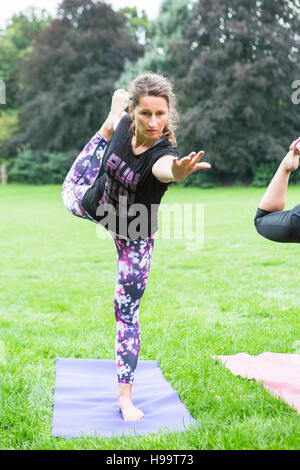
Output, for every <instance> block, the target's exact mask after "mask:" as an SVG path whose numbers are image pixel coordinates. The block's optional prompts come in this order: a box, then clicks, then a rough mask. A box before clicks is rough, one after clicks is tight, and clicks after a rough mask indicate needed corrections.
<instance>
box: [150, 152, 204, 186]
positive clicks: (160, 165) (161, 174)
mask: <svg viewBox="0 0 300 470" xmlns="http://www.w3.org/2000/svg"><path fill="white" fill-rule="evenodd" d="M203 155H204V152H203V151H201V152H198V153H197V154H196V152H191V153H190V154H189V155H188V156H187V157H184V158H182V159H181V160H178V159H177V158H176V157H174V156H173V155H164V156H163V157H161V158H159V159H158V160H157V162H155V163H154V165H153V167H152V173H153V175H154V176H155V178H157V179H158V181H160V182H161V183H171V182H173V181H182V180H184V179H185V178H187V176H189V175H190V174H191V173H194V172H195V171H197V170H201V169H202V168H210V164H209V163H207V162H202V163H199V160H200V159H201V158H202V157H203Z"/></svg>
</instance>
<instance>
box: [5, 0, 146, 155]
mask: <svg viewBox="0 0 300 470" xmlns="http://www.w3.org/2000/svg"><path fill="white" fill-rule="evenodd" d="M125 22H126V17H125V16H124V15H121V14H119V13H116V12H114V11H113V10H112V9H111V7H110V6H108V5H107V4H106V3H104V2H95V1H93V0H64V1H63V2H62V3H61V5H60V6H59V9H58V14H57V19H55V20H54V21H53V22H52V23H51V26H50V27H49V28H47V29H46V30H43V31H41V32H40V34H39V36H38V41H37V44H36V47H35V48H34V50H33V51H32V53H31V54H29V55H27V56H26V57H24V59H23V60H22V62H21V66H20V80H21V82H22V83H23V84H24V88H23V89H22V93H20V94H19V103H20V106H21V110H20V116H19V119H20V133H19V134H18V136H17V137H16V138H14V140H13V144H14V145H15V146H19V147H20V146H21V145H22V144H24V143H25V142H30V145H31V147H32V148H33V149H43V150H47V151H50V152H52V151H53V152H56V151H58V152H65V151H68V150H69V149H71V148H72V149H74V148H75V149H76V148H77V149H78V150H79V149H81V148H82V147H83V145H85V143H86V142H87V140H88V139H89V138H90V137H91V135H92V134H93V133H94V132H96V130H97V129H99V127H100V124H101V122H102V121H103V120H104V119H105V117H106V115H107V113H108V110H109V107H110V101H111V97H112V93H113V91H114V86H115V82H116V80H117V79H118V78H119V76H120V74H121V72H122V70H123V66H124V60H125V58H126V57H127V58H128V59H130V60H132V61H134V60H136V59H137V58H138V57H139V56H140V55H142V53H143V47H142V46H141V45H138V44H136V43H135V42H133V40H132V38H131V37H130V35H129V33H128V32H127V31H126V30H125Z"/></svg>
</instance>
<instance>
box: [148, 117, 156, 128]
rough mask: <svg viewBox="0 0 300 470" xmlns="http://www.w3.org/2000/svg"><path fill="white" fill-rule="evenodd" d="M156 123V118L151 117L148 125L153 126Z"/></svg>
mask: <svg viewBox="0 0 300 470" xmlns="http://www.w3.org/2000/svg"><path fill="white" fill-rule="evenodd" d="M156 124H157V120H156V118H151V119H150V122H149V126H150V127H154V128H155V126H156Z"/></svg>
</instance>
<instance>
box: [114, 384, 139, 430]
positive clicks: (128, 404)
mask: <svg viewBox="0 0 300 470" xmlns="http://www.w3.org/2000/svg"><path fill="white" fill-rule="evenodd" d="M131 390H132V385H130V384H122V383H120V384H119V393H118V402H119V410H120V411H121V413H122V416H123V419H124V421H138V420H140V419H142V418H143V417H144V413H143V412H142V410H140V409H139V408H137V407H136V406H134V404H133V403H132V400H131Z"/></svg>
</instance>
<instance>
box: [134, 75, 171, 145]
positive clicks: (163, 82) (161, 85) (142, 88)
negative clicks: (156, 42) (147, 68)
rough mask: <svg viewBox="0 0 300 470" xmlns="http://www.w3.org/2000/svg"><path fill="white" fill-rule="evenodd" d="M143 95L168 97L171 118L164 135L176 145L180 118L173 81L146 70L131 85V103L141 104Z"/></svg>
mask: <svg viewBox="0 0 300 470" xmlns="http://www.w3.org/2000/svg"><path fill="white" fill-rule="evenodd" d="M143 95H148V96H161V97H163V98H165V99H166V101H167V104H168V108H169V112H170V114H169V119H168V122H167V124H166V125H165V127H164V129H163V134H162V136H163V137H165V138H166V139H168V140H169V142H170V143H171V144H172V145H174V147H176V145H177V144H176V138H175V134H174V130H175V126H176V123H177V120H178V113H177V110H176V98H175V95H174V93H173V89H172V84H171V82H170V81H169V80H168V79H167V78H165V77H164V76H163V75H159V74H157V73H153V72H146V73H144V74H142V75H139V76H138V77H136V78H135V79H134V80H133V81H132V82H131V84H130V85H129V96H130V97H129V104H130V105H131V106H132V108H133V109H134V108H135V107H136V106H137V105H138V104H139V99H140V97H141V96H143ZM131 129H132V132H133V133H134V132H135V124H134V122H132V123H131Z"/></svg>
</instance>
